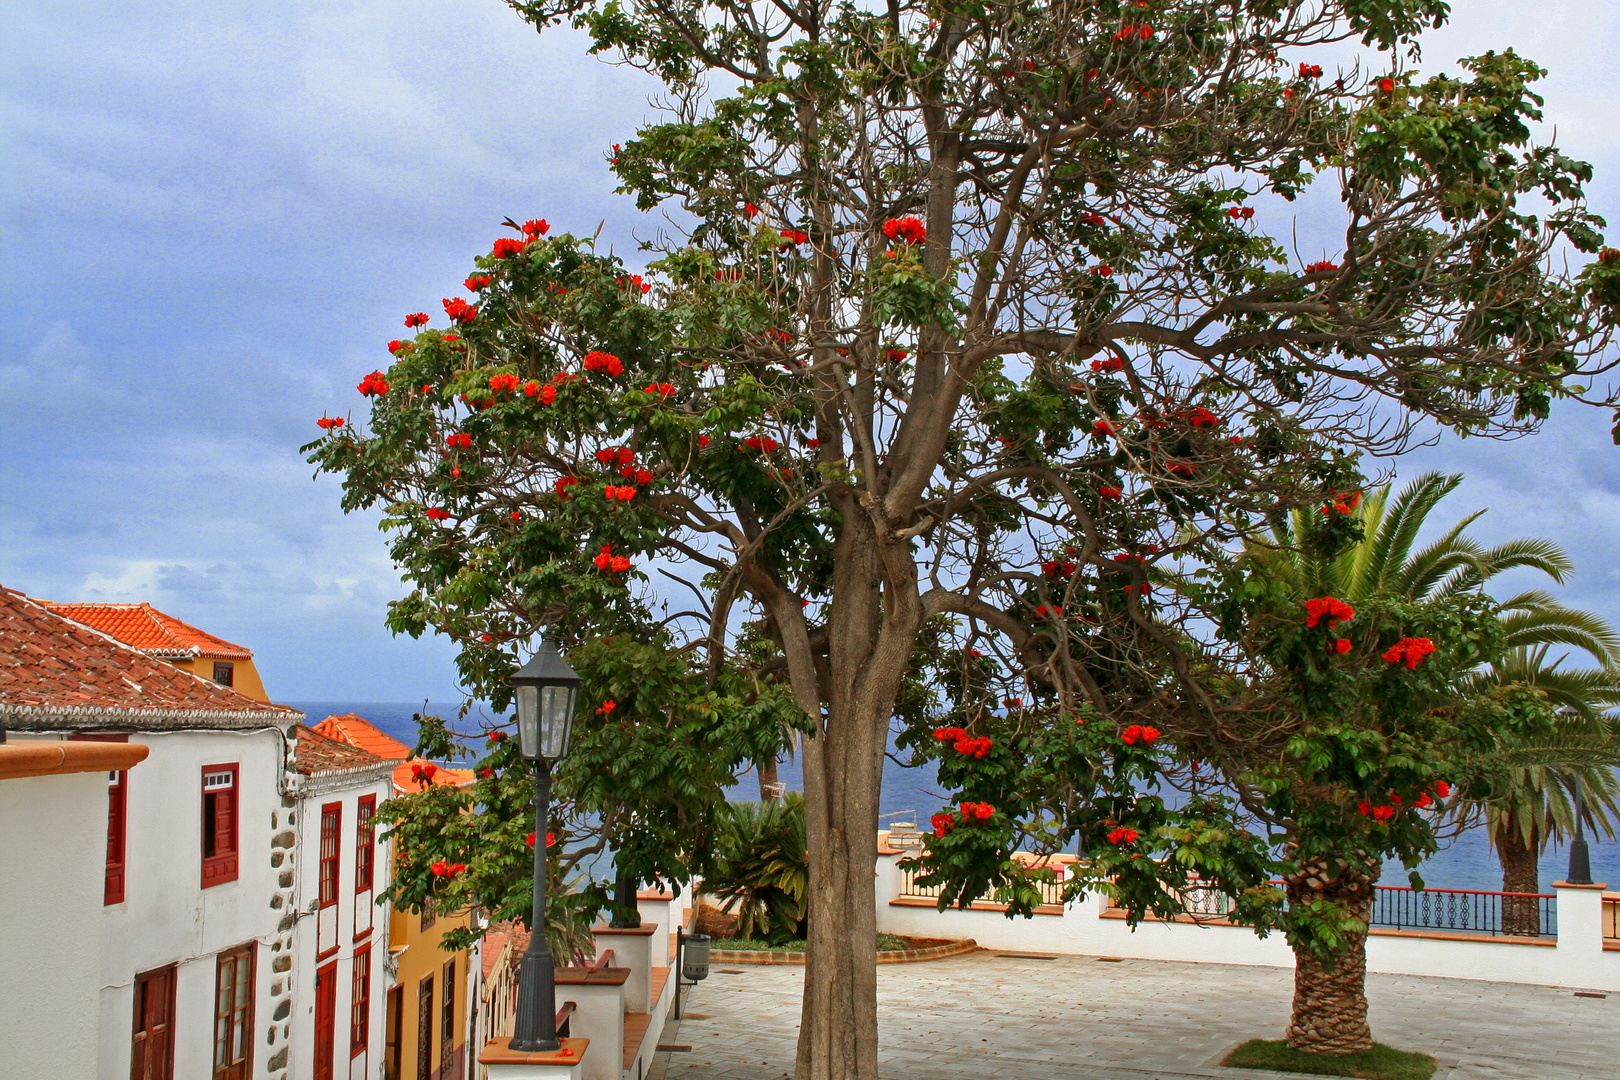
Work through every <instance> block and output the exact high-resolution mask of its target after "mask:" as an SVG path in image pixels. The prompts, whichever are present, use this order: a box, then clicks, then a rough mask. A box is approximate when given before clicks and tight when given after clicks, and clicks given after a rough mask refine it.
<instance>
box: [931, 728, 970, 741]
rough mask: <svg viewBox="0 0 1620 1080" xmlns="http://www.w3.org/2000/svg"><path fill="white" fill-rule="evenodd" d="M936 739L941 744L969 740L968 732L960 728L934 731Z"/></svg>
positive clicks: (936, 729)
mask: <svg viewBox="0 0 1620 1080" xmlns="http://www.w3.org/2000/svg"><path fill="white" fill-rule="evenodd" d="M934 738H936V739H938V740H939V741H940V742H955V741H956V740H958V739H965V738H967V732H965V731H963V730H962V729H961V728H959V727H942V728H935V729H934Z"/></svg>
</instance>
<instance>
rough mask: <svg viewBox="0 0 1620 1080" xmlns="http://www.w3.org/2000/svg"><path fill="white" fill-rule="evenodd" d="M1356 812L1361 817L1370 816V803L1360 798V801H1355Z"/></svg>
mask: <svg viewBox="0 0 1620 1080" xmlns="http://www.w3.org/2000/svg"><path fill="white" fill-rule="evenodd" d="M1356 813H1358V814H1360V815H1361V816H1362V817H1371V816H1372V803H1370V802H1368V801H1367V800H1366V799H1362V800H1361V801H1360V802H1358V803H1356Z"/></svg>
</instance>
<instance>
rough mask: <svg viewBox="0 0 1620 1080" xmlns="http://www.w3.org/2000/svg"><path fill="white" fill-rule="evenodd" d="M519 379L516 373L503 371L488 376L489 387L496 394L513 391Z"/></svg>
mask: <svg viewBox="0 0 1620 1080" xmlns="http://www.w3.org/2000/svg"><path fill="white" fill-rule="evenodd" d="M520 381H521V380H520V379H519V378H518V377H517V376H516V375H513V374H511V373H510V372H503V373H501V374H500V375H491V376H490V377H489V388H490V389H491V390H493V391H495V392H496V393H497V394H504V393H515V392H516V391H517V388H518V383H519V382H520Z"/></svg>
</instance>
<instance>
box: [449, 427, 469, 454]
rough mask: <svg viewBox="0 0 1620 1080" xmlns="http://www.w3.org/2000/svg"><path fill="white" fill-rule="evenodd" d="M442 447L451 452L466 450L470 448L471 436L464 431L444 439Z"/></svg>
mask: <svg viewBox="0 0 1620 1080" xmlns="http://www.w3.org/2000/svg"><path fill="white" fill-rule="evenodd" d="M444 445H446V446H448V447H449V448H450V449H452V450H466V449H468V448H469V447H471V446H472V436H471V435H469V434H467V433H466V432H465V431H463V432H459V433H457V434H454V435H446V436H445V437H444Z"/></svg>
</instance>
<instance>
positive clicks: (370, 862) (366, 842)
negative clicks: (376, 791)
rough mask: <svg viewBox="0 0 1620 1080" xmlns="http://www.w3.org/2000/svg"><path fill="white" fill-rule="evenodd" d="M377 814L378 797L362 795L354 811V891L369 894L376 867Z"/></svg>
mask: <svg viewBox="0 0 1620 1080" xmlns="http://www.w3.org/2000/svg"><path fill="white" fill-rule="evenodd" d="M376 812H377V796H375V795H362V796H360V803H359V805H358V806H356V807H355V811H354V891H355V892H357V893H362V892H369V891H370V890H371V886H372V877H373V868H374V867H375V866H376V853H377V829H376V826H374V825H372V823H371V818H372V815H374V814H375V813H376Z"/></svg>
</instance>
